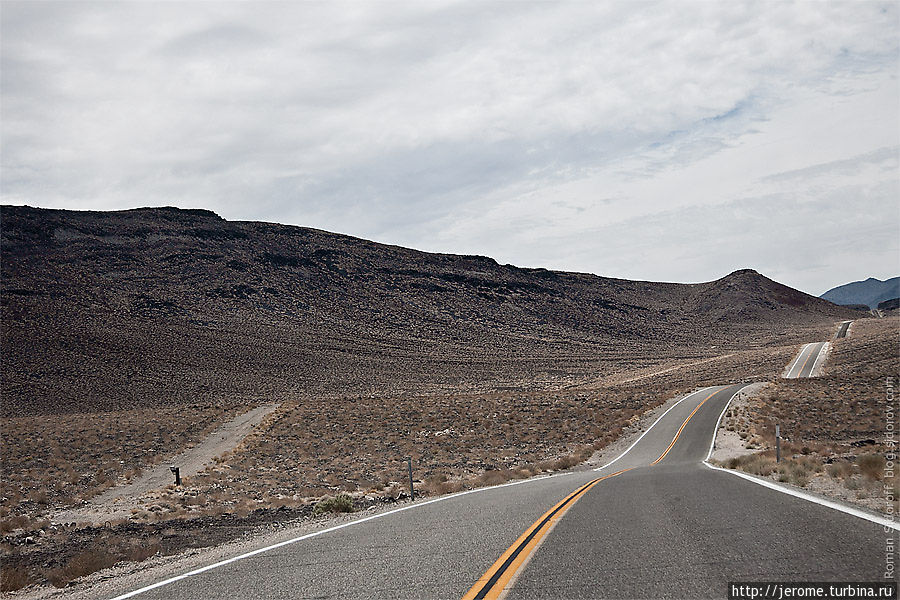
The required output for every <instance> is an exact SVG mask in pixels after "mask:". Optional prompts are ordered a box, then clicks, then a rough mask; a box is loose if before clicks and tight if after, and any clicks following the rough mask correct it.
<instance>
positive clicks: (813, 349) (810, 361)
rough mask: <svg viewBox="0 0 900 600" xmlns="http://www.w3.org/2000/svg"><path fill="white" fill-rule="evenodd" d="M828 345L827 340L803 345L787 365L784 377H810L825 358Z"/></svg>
mask: <svg viewBox="0 0 900 600" xmlns="http://www.w3.org/2000/svg"><path fill="white" fill-rule="evenodd" d="M828 347H829V344H828V342H813V343H810V344H806V345H805V346H803V348H801V350H800V353H799V354H798V355H797V358H795V359H794V362H792V363H791V365H790V366H789V367H788V369H787V372H786V373H785V375H784V377H785V379H797V378H803V377H812V376H813V374H814V373H816V372H817V369H818V368H819V366H820V365H821V364H822V363H823V361H824V360H825V354H826V353H827V352H828Z"/></svg>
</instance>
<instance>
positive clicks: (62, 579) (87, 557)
mask: <svg viewBox="0 0 900 600" xmlns="http://www.w3.org/2000/svg"><path fill="white" fill-rule="evenodd" d="M117 562H119V557H118V555H116V554H113V553H110V552H108V551H106V550H101V549H91V550H85V551H84V552H80V553H78V554H76V555H75V556H73V557H72V558H70V559H69V561H68V562H67V563H66V564H65V565H63V566H62V567H58V568H56V569H49V570H47V571H45V572H44V576H45V577H46V578H47V580H48V581H49V582H50V583H52V584H53V585H54V586H55V587H58V588H61V587H65V586H66V585H68V583H69V582H70V581H72V580H73V579H78V578H79V577H83V576H85V575H90V574H91V573H95V572H97V571H100V570H101V569H106V568H108V567H111V566H113V565H114V564H116V563H117Z"/></svg>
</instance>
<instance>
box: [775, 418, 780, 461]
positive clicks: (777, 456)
mask: <svg viewBox="0 0 900 600" xmlns="http://www.w3.org/2000/svg"><path fill="white" fill-rule="evenodd" d="M775 462H777V463H780V462H781V426H779V425H776V426H775Z"/></svg>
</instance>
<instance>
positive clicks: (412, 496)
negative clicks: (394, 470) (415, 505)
mask: <svg viewBox="0 0 900 600" xmlns="http://www.w3.org/2000/svg"><path fill="white" fill-rule="evenodd" d="M406 467H407V468H408V469H409V499H410V500H415V499H416V492H415V490H413V482H412V457H410V458H407V459H406Z"/></svg>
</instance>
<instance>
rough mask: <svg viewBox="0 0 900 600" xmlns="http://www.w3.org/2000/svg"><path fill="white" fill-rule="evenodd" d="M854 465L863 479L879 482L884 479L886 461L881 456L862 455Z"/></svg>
mask: <svg viewBox="0 0 900 600" xmlns="http://www.w3.org/2000/svg"><path fill="white" fill-rule="evenodd" d="M856 464H857V466H858V467H859V472H860V473H861V474H862V476H863V477H866V478H867V479H869V480H871V481H881V480H882V479H883V478H884V467H885V465H886V464H887V461H886V460H885V458H884V456H882V455H881V454H863V455H862V456H860V457H859V458H857V459H856Z"/></svg>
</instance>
